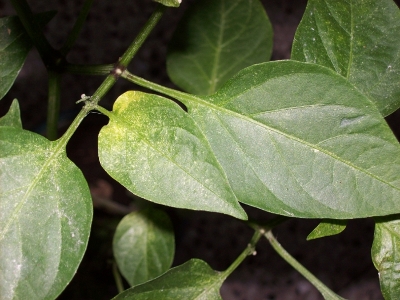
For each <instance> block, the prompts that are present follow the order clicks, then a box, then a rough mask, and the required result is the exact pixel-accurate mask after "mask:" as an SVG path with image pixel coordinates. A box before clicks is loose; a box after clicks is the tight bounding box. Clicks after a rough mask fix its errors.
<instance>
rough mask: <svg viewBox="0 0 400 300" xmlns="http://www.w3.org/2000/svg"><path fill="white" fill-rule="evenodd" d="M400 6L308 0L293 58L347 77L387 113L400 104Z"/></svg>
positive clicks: (388, 0)
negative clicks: (318, 65) (321, 66)
mask: <svg viewBox="0 0 400 300" xmlns="http://www.w3.org/2000/svg"><path fill="white" fill-rule="evenodd" d="M399 32H400V11H399V8H398V7H397V6H396V4H395V3H394V2H393V1H392V0H379V1H378V0H350V1H336V0H324V1H321V0H310V1H308V5H307V8H306V11H305V13H304V16H303V19H302V21H301V23H300V25H299V27H298V29H297V32H296V35H295V39H294V43H293V49H292V59H295V60H300V61H306V62H312V63H316V64H320V65H323V66H326V67H328V68H331V69H333V70H335V71H336V72H337V73H339V74H340V75H342V76H344V77H346V78H347V79H348V80H349V81H350V82H351V83H352V84H354V85H355V86H356V87H357V88H358V89H359V90H360V91H362V92H363V93H364V94H365V95H367V96H368V97H369V98H370V99H371V100H372V101H374V103H375V104H376V105H377V106H378V108H379V110H380V112H381V113H382V115H383V116H387V115H389V114H390V113H392V112H394V111H395V110H396V109H398V108H399V107H400V85H399V80H398V79H399V76H400V39H399Z"/></svg>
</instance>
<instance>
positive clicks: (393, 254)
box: [371, 215, 400, 299]
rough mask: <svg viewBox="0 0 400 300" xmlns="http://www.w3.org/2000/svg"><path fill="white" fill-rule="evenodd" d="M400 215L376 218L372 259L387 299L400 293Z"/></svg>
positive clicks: (396, 297) (394, 297) (393, 297)
mask: <svg viewBox="0 0 400 300" xmlns="http://www.w3.org/2000/svg"><path fill="white" fill-rule="evenodd" d="M399 217H400V216H399V215H395V216H388V217H382V218H376V220H375V221H376V225H375V234H374V242H373V244H372V251H371V254H372V261H373V263H374V265H375V268H376V269H377V270H378V272H379V281H380V284H381V291H382V294H383V297H384V298H385V299H398V297H399V295H400V219H399Z"/></svg>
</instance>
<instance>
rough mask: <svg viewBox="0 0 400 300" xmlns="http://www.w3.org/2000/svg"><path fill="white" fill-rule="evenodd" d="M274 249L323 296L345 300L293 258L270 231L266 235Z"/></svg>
mask: <svg viewBox="0 0 400 300" xmlns="http://www.w3.org/2000/svg"><path fill="white" fill-rule="evenodd" d="M264 236H265V237H266V238H267V240H268V241H269V243H270V244H271V246H272V248H274V250H275V251H276V252H277V253H278V254H279V255H280V256H281V257H282V258H283V259H284V260H285V261H286V262H287V263H288V264H290V265H291V266H292V267H293V268H294V269H296V270H297V271H298V272H299V273H300V274H301V275H303V276H304V277H305V278H306V279H307V280H309V281H310V282H311V283H312V284H313V285H314V286H315V287H316V288H317V289H318V291H320V292H321V294H322V296H323V297H324V298H325V299H327V300H338V299H341V300H344V298H342V297H340V296H339V295H337V294H335V293H334V292H332V291H331V290H330V289H329V288H328V287H327V286H326V285H324V284H323V283H322V282H321V281H320V280H319V279H318V278H317V277H315V276H314V275H313V274H312V273H311V272H310V271H308V270H307V269H306V268H305V267H304V266H303V265H301V264H300V263H299V262H298V261H297V260H296V259H295V258H294V257H293V256H291V255H290V254H289V253H288V252H287V251H286V250H285V249H284V248H283V247H282V245H281V244H279V243H278V241H277V240H276V239H275V237H274V235H273V234H272V231H271V230H269V231H267V232H265V233H264Z"/></svg>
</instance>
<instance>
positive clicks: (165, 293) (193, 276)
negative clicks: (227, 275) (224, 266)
mask: <svg viewBox="0 0 400 300" xmlns="http://www.w3.org/2000/svg"><path fill="white" fill-rule="evenodd" d="M222 282H223V278H222V277H221V276H219V273H218V272H216V271H214V270H212V269H211V268H210V266H209V265H208V264H207V263H205V262H204V261H202V260H199V259H191V260H189V261H188V262H186V263H184V264H183V265H180V266H178V267H175V268H172V269H171V270H169V271H168V272H167V273H165V274H164V275H162V276H160V277H158V278H156V279H154V280H152V281H149V282H146V283H144V284H141V285H138V286H135V287H132V288H130V289H128V290H126V291H124V292H123V293H121V294H119V295H118V296H117V297H115V298H113V299H114V300H122V299H135V300H142V299H143V300H144V299H163V300H176V299H186V300H191V299H193V300H194V299H196V300H220V299H222V298H221V296H220V294H219V289H220V287H221V285H222Z"/></svg>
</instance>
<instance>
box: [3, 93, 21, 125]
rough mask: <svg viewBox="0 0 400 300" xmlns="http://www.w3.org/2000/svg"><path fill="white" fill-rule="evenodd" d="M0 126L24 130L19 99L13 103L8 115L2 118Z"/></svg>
mask: <svg viewBox="0 0 400 300" xmlns="http://www.w3.org/2000/svg"><path fill="white" fill-rule="evenodd" d="M0 126H8V127H15V128H20V129H22V123H21V114H20V111H19V105H18V101H17V99H14V101H13V102H12V104H11V106H10V109H9V111H8V113H7V114H6V115H5V116H3V117H1V118H0Z"/></svg>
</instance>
